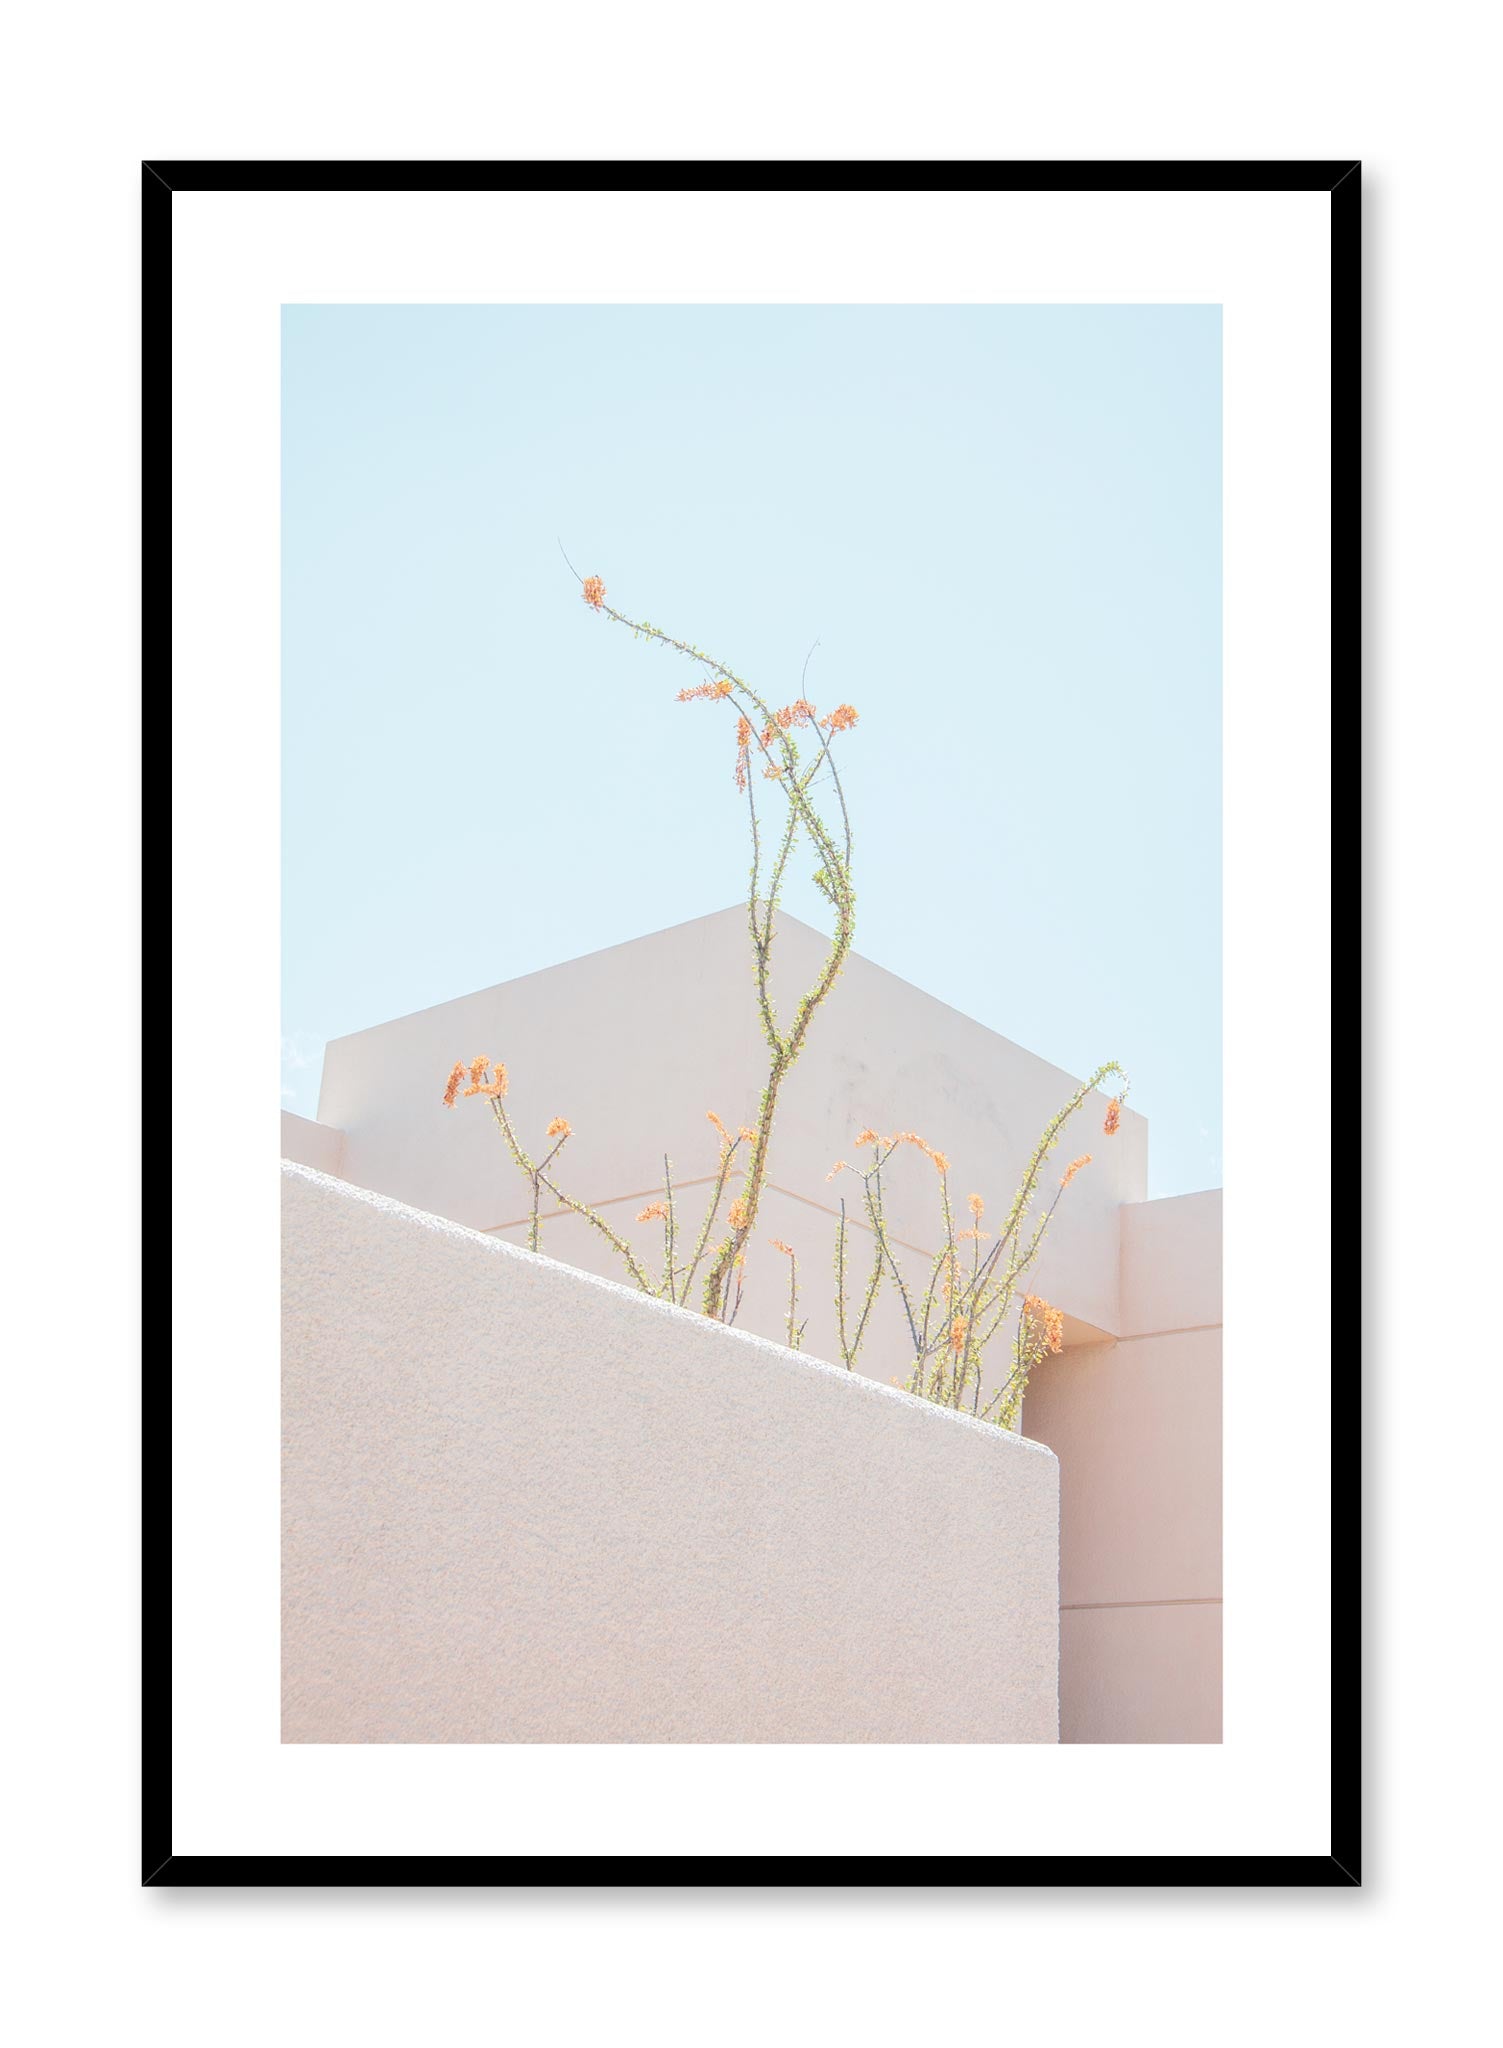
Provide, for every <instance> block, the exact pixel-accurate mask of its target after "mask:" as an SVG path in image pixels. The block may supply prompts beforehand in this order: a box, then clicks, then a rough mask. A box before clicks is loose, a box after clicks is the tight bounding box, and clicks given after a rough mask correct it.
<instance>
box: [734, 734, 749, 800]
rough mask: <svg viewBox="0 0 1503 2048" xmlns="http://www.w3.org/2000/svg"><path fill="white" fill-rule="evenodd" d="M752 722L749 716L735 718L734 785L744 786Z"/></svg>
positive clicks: (739, 787)
mask: <svg viewBox="0 0 1503 2048" xmlns="http://www.w3.org/2000/svg"><path fill="white" fill-rule="evenodd" d="M751 743H752V723H751V720H750V719H749V718H738V719H737V720H736V787H737V789H745V787H746V764H747V759H748V757H749V755H750V752H751Z"/></svg>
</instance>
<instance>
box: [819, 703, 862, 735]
mask: <svg viewBox="0 0 1503 2048" xmlns="http://www.w3.org/2000/svg"><path fill="white" fill-rule="evenodd" d="M860 716H861V714H860V712H859V711H857V709H856V707H855V705H854V704H837V705H836V706H835V709H834V710H833V711H832V712H831V713H830V715H829V717H828V718H822V719H821V720H820V721H819V722H820V724H821V725H822V726H824V727H825V728H826V730H827V731H829V732H848V731H849V730H850V728H851V727H852V726H853V725H854V724H855V723H856V721H857V719H858V718H859V717H860Z"/></svg>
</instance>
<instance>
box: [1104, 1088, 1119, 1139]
mask: <svg viewBox="0 0 1503 2048" xmlns="http://www.w3.org/2000/svg"><path fill="white" fill-rule="evenodd" d="M1121 1121H1122V1104H1121V1102H1120V1101H1119V1100H1118V1099H1117V1097H1116V1096H1115V1095H1114V1096H1113V1097H1112V1099H1111V1101H1110V1102H1109V1103H1108V1104H1107V1105H1106V1122H1105V1123H1104V1124H1103V1125H1102V1126H1101V1128H1102V1130H1104V1131H1105V1132H1106V1135H1107V1136H1108V1137H1111V1135H1112V1133H1113V1132H1114V1131H1115V1130H1116V1128H1117V1126H1118V1125H1119V1124H1120V1123H1121Z"/></svg>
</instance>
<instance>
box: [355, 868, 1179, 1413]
mask: <svg viewBox="0 0 1503 2048" xmlns="http://www.w3.org/2000/svg"><path fill="white" fill-rule="evenodd" d="M825 946H826V942H825V940H824V939H823V938H822V937H821V935H820V934H819V933H818V932H816V931H814V930H812V929H811V928H810V927H809V926H807V925H805V924H802V923H800V922H799V921H798V920H797V919H795V918H791V917H787V916H780V917H779V919H778V940H777V948H776V952H775V956H774V957H775V959H776V960H777V962H778V972H777V975H776V977H775V993H776V996H777V1000H778V1004H779V1009H780V1014H782V1015H783V1016H784V1017H786V1016H788V1015H789V1014H790V1013H791V1010H792V1006H793V1004H794V1002H795V1001H796V1000H797V998H798V996H799V995H800V994H801V993H802V991H803V990H804V989H805V988H806V987H807V986H808V985H809V983H810V982H811V981H812V980H813V979H814V977H815V974H816V973H817V971H818V967H819V963H820V961H821V960H822V959H823V957H824V952H825ZM1106 1050H1108V1051H1109V1050H1110V1048H1107V1049H1106ZM478 1053H485V1054H487V1055H488V1056H490V1057H491V1058H493V1059H503V1060H505V1061H506V1063H507V1065H508V1067H509V1069H510V1071H511V1077H512V1090H511V1096H510V1098H509V1100H510V1106H511V1107H512V1109H513V1111H514V1113H515V1115H516V1116H517V1118H518V1119H519V1122H520V1124H521V1126H522V1128H523V1130H524V1132H526V1133H528V1134H530V1135H533V1136H539V1135H540V1134H541V1132H542V1130H543V1127H544V1126H545V1125H546V1124H547V1123H548V1121H549V1120H550V1119H551V1118H552V1117H555V1116H567V1117H568V1118H569V1119H570V1121H571V1122H572V1124H573V1126H574V1131H575V1136H574V1137H573V1139H571V1141H570V1144H569V1147H568V1149H567V1151H566V1153H565V1155H564V1157H563V1160H562V1162H561V1166H560V1171H561V1173H562V1174H563V1175H564V1176H565V1179H564V1184H565V1185H566V1186H567V1187H568V1188H569V1189H570V1190H571V1191H573V1192H575V1193H577V1194H578V1195H580V1196H581V1197H582V1198H583V1199H585V1200H587V1201H590V1202H593V1203H597V1204H598V1203H603V1202H608V1201H615V1202H619V1203H621V1204H622V1205H623V1207H625V1206H626V1205H627V1204H630V1203H635V1205H636V1206H641V1203H642V1201H643V1200H644V1199H646V1198H648V1197H650V1196H652V1195H653V1194H655V1193H657V1191H658V1190H659V1189H660V1187H661V1183H662V1171H663V1154H664V1152H665V1151H666V1152H667V1153H668V1154H669V1155H670V1156H671V1158H672V1160H673V1167H674V1173H675V1177H676V1179H677V1180H678V1181H679V1183H680V1184H681V1185H687V1184H688V1183H690V1182H693V1181H696V1180H700V1179H701V1178H707V1177H708V1176H710V1175H712V1174H713V1172H714V1168H715V1164H716V1141H715V1137H714V1133H713V1132H712V1131H711V1129H710V1127H709V1125H708V1124H707V1123H706V1121H705V1112H706V1110H709V1109H713V1110H715V1111H716V1113H717V1114H718V1115H720V1116H721V1117H723V1118H724V1119H725V1121H726V1123H727V1124H730V1125H732V1126H734V1125H736V1124H739V1123H750V1122H752V1121H754V1120H755V1117H756V1114H757V1104H758V1099H759V1096H760V1092H761V1086H762V1081H763V1078H764V1075H765V1071H766V1059H765V1048H764V1046H763V1043H762V1039H761V1035H760V1029H759V1024H758V1019H757V1014H756V1005H755V1000H754V993H753V983H752V976H751V965H750V948H749V943H748V940H747V935H746V912H745V909H744V908H743V907H740V906H737V907H736V908H734V909H730V910H725V911H719V912H717V913H715V914H714V915H713V916H711V917H705V918H699V919H696V920H695V921H693V922H692V923H690V924H684V925H677V926H674V927H673V928H672V929H670V930H668V931H663V932H656V933H653V934H652V935H651V936H649V937H646V938H642V939H636V940H633V941H632V942H631V943H630V944H628V945H623V946H613V947H610V948H608V949H606V950H605V951H603V952H599V953H592V954H588V955H586V956H585V957H584V958H582V959H579V960H571V961H568V962H566V963H565V964H564V965H562V966H558V967H552V968H547V969H545V970H543V971H542V972H540V973H537V974H530V975H525V976H523V977H521V978H520V979H518V980H515V981H510V982H503V983H502V984H500V985H499V986H498V987H495V988H490V989H484V990H482V991H480V992H479V993H478V994H475V995H470V996H464V997H460V998H458V999H457V1000H455V1001H453V1002H449V1003H444V1004H440V1005H439V1006H438V1007H436V1008H434V1009H430V1010H423V1011H419V1012H418V1013H416V1014H415V1015H413V1016H409V1017H403V1018H399V1019H397V1020H395V1021H393V1022H392V1023H389V1024H382V1025H377V1026H375V1027H373V1028H372V1029H370V1030H366V1031H361V1032H357V1033H354V1034H353V1035H351V1036H349V1037H346V1038H341V1039H336V1040H334V1041H333V1042H332V1043H331V1044H330V1045H329V1047H328V1049H327V1052H326V1054H325V1058H324V1073H323V1090H322V1094H321V1096H320V1101H319V1117H320V1120H321V1121H322V1122H323V1123H326V1124H330V1125H334V1126H337V1127H339V1128H341V1129H342V1130H343V1131H344V1132H345V1133H346V1139H345V1151H344V1160H343V1165H342V1167H341V1171H342V1172H343V1173H344V1174H345V1176H346V1177H347V1178H348V1179H350V1180H351V1181H353V1182H355V1183H356V1184H357V1185H359V1186H361V1187H367V1188H373V1189H378V1190H380V1191H381V1192H383V1193H387V1194H392V1195H395V1196H398V1197H399V1198H400V1199H402V1200H404V1201H409V1202H411V1203H413V1204H414V1205H415V1206H417V1207H420V1208H422V1209H425V1210H429V1211H432V1212H433V1213H435V1214H438V1215H442V1216H448V1217H452V1218H454V1219H455V1220H457V1221H460V1222H463V1223H467V1224H470V1225H472V1226H473V1227H474V1228H476V1229H479V1230H493V1229H498V1228H504V1227H506V1226H508V1225H511V1224H514V1223H515V1222H516V1221H517V1220H518V1219H519V1218H520V1217H523V1216H525V1214H526V1209H527V1200H526V1192H525V1189H524V1186H523V1183H522V1181H521V1179H520V1176H519V1175H518V1174H517V1173H516V1171H515V1169H514V1167H513V1166H512V1164H511V1161H510V1160H509V1158H508V1157H507V1156H506V1153H505V1148H504V1146H503V1145H502V1142H501V1139H500V1137H499V1134H498V1133H497V1131H496V1129H495V1125H494V1122H493V1120H492V1118H491V1116H490V1114H489V1111H488V1109H487V1107H486V1105H484V1104H483V1103H477V1102H475V1101H470V1102H467V1103H466V1102H461V1103H460V1104H459V1105H458V1106H457V1107H456V1109H454V1110H452V1111H450V1110H445V1109H444V1108H443V1106H442V1103H441V1100H440V1098H441V1095H442V1092H443V1083H444V1078H445V1076H446V1074H447V1073H448V1070H449V1067H450V1066H451V1065H452V1064H453V1062H454V1061H455V1060H456V1059H460V1058H464V1059H469V1058H472V1057H473V1056H475V1055H476V1054H478ZM1077 1085H1078V1083H1077V1080H1076V1079H1075V1078H1074V1077H1072V1076H1070V1075H1068V1074H1066V1073H1065V1072H1064V1071H1063V1070H1062V1069H1060V1068H1058V1067H1056V1066H1053V1065H1051V1064H1050V1062H1048V1061H1047V1060H1043V1059H1040V1058H1038V1057H1037V1056H1036V1055H1034V1054H1032V1053H1029V1052H1025V1051H1024V1050H1023V1048H1022V1047H1020V1046H1017V1045H1014V1044H1012V1043H1011V1042H1010V1041H1009V1040H1008V1039H1005V1038H1003V1037H1001V1036H1000V1035H999V1034H998V1033H996V1032H994V1031H990V1030H988V1029H987V1028H986V1027H985V1026H984V1025H982V1024H978V1023H976V1022H975V1021H974V1019H972V1018H969V1017H965V1016H962V1015H961V1014H960V1012H959V1011H957V1010H953V1009H951V1008H949V1006H948V1005H946V1004H944V1003H941V1002H938V1001H936V1000H935V999H934V998H933V997H932V996H929V995H926V994H925V993H924V992H923V991H922V990H921V989H917V988H914V987H913V986H912V985H911V984H910V983H908V982H905V981H902V980H900V979H899V977H898V976H897V975H894V974H889V973H888V972H887V971H886V970H885V969H884V968H881V967H878V966H876V965H874V963H873V962H871V961H869V960H864V959H862V958H861V957H860V956H859V955H852V957H851V958H850V960H849V961H848V962H847V965H846V969H845V972H844V974H843V976H842V977H841V979H840V980H839V982H837V984H836V986H835V988H834V990H833V991H832V993H831V995H830V997H829V999H828V1001H827V1002H826V1004H825V1006H824V1007H823V1008H822V1010H821V1011H820V1013H819V1015H818V1017H817V1018H816V1019H815V1022H814V1026H813V1029H812V1030H811V1032H810V1036H809V1041H808V1044H807V1046H806V1048H805V1051H804V1053H803V1055H802V1057H801V1059H800V1060H799V1062H798V1064H797V1066H796V1067H795V1068H794V1069H793V1071H792V1073H791V1074H790V1075H789V1077H788V1079H787V1081H786V1082H785V1084H784V1090H783V1095H782V1100H781V1103H780V1106H779V1112H778V1122H777V1128H776V1132H775V1136H774V1140H773V1148H772V1158H771V1172H770V1178H769V1185H770V1187H771V1188H773V1189H776V1190H779V1191H781V1193H782V1194H783V1195H784V1196H785V1197H786V1205H785V1207H783V1208H781V1209H780V1210H779V1214H778V1217H777V1220H776V1222H769V1224H768V1229H767V1230H766V1231H759V1233H758V1234H759V1236H765V1235H782V1236H785V1237H787V1238H788V1240H789V1242H791V1243H793V1244H794V1245H795V1247H796V1249H797V1250H798V1251H799V1253H800V1256H801V1260H802V1262H803V1268H804V1271H805V1272H806V1273H807V1274H808V1275H809V1276H810V1278H811V1282H812V1286H813V1289H814V1290H815V1291H817V1293H818V1295H819V1297H820V1298H821V1300H822V1299H823V1297H824V1296H825V1295H826V1294H828V1292H829V1286H828V1275H829V1271H830V1265H831V1260H832V1256H833V1246H834V1227H835V1215H836V1212H837V1211H838V1206H839V1199H840V1194H841V1192H842V1186H843V1187H844V1191H845V1192H846V1194H847V1197H848V1199H849V1198H850V1197H851V1196H852V1195H859V1184H858V1183H857V1182H855V1181H854V1180H851V1179H849V1178H848V1177H846V1176H842V1177H841V1179H840V1180H837V1181H836V1182H833V1183H832V1182H831V1181H829V1180H828V1179H827V1175H828V1173H829V1170H830V1168H831V1166H832V1165H833V1164H834V1162H835V1161H836V1160H837V1159H840V1158H844V1157H848V1156H849V1155H850V1154H851V1152H852V1149H853V1143H854V1139H855V1135H856V1133H857V1131H858V1130H859V1129H860V1128H861V1127H862V1126H863V1125H864V1124H867V1123H870V1124H872V1125H874V1126H876V1127H877V1128H878V1129H881V1130H917V1131H920V1132H922V1134H923V1135H924V1136H925V1137H926V1138H927V1139H928V1140H929V1142H930V1143H931V1144H933V1145H936V1146H938V1147H939V1148H940V1149H941V1150H943V1151H945V1152H947V1153H948V1154H949V1155H950V1158H951V1160H952V1163H953V1171H952V1176H951V1185H952V1188H953V1189H955V1190H956V1191H957V1193H958V1194H959V1196H960V1198H961V1199H963V1198H964V1196H965V1195H966V1194H968V1193H970V1192H971V1190H972V1189H975V1190H977V1191H979V1192H980V1193H982V1194H983V1195H984V1196H985V1197H986V1199H987V1202H988V1205H989V1208H990V1211H991V1213H992V1215H993V1216H995V1215H996V1214H997V1213H998V1212H1005V1209H1006V1206H1007V1203H1008V1202H1009V1200H1010V1199H1011V1196H1012V1193H1013V1190H1014V1188H1015V1186H1016V1184H1017V1181H1018V1178H1019V1176H1020V1174H1021V1171H1022V1169H1023V1166H1024V1164H1025V1162H1026V1161H1027V1159H1028V1156H1029V1154H1030V1152H1031V1151H1032V1149H1033V1146H1034V1144H1035V1143H1036V1142H1037V1139H1038V1135H1039V1133H1040V1131H1041V1130H1042V1128H1043V1126H1044V1124H1045V1123H1046V1122H1047V1121H1048V1119H1049V1118H1050V1117H1051V1116H1052V1115H1053V1114H1054V1112H1055V1111H1056V1110H1057V1109H1058V1108H1059V1107H1060V1106H1061V1105H1062V1104H1063V1103H1064V1102H1065V1101H1066V1100H1067V1099H1068V1097H1069V1096H1070V1095H1071V1094H1072V1093H1073V1092H1074V1089H1075V1087H1076V1086H1077ZM1104 1108H1105V1102H1104V1100H1103V1099H1101V1098H1097V1097H1093V1098H1091V1099H1089V1100H1088V1101H1087V1103H1086V1104H1085V1105H1084V1106H1083V1108H1082V1110H1081V1113H1080V1115H1079V1117H1078V1118H1077V1119H1076V1122H1075V1123H1074V1124H1073V1125H1071V1126H1070V1127H1069V1128H1068V1129H1067V1131H1066V1133H1065V1135H1064V1136H1063V1138H1062V1139H1061V1141H1060V1148H1059V1151H1058V1152H1057V1154H1056V1155H1055V1160H1054V1161H1052V1162H1051V1167H1050V1172H1051V1174H1056V1175H1057V1171H1058V1170H1059V1169H1060V1168H1062V1167H1063V1165H1064V1163H1065V1162H1066V1161H1067V1160H1068V1159H1069V1158H1071V1157H1072V1156H1073V1155H1074V1154H1076V1153H1078V1152H1090V1153H1092V1154H1093V1155H1094V1158H1093V1163H1092V1165H1091V1167H1090V1169H1089V1170H1088V1171H1087V1172H1086V1173H1084V1174H1082V1175H1081V1176H1080V1178H1079V1179H1078V1180H1077V1181H1076V1182H1075V1184H1074V1185H1073V1186H1072V1188H1071V1190H1070V1195H1069V1198H1068V1199H1067V1200H1066V1201H1065V1202H1064V1203H1062V1204H1061V1206H1060V1210H1059V1213H1058V1215H1057V1217H1056V1218H1055V1221H1054V1224H1053V1226H1052V1229H1051V1233H1050V1238H1049V1243H1048V1246H1047V1249H1046V1251H1045V1253H1044V1256H1043V1258H1042V1259H1041V1261H1040V1264H1039V1266H1038V1268H1037V1269H1036V1273H1035V1278H1034V1284H1035V1285H1036V1287H1037V1289H1038V1291H1040V1292H1041V1293H1043V1294H1045V1295H1046V1296H1047V1297H1048V1298H1049V1299H1051V1300H1053V1301H1055V1302H1057V1303H1058V1304H1059V1305H1060V1306H1061V1307H1063V1308H1064V1309H1066V1310H1067V1311H1068V1313H1069V1315H1070V1316H1071V1317H1072V1318H1073V1319H1074V1320H1075V1321H1076V1322H1078V1323H1080V1324H1083V1325H1086V1326H1089V1334H1094V1335H1097V1336H1099V1335H1101V1334H1102V1333H1106V1334H1113V1335H1114V1334H1115V1333H1116V1331H1117V1328H1118V1316H1119V1302H1118V1266H1119V1259H1118V1226H1117V1212H1118V1208H1119V1206H1120V1205H1121V1204H1122V1203H1124V1202H1137V1201H1141V1200H1142V1198H1143V1196H1144V1193H1145V1191H1146V1178H1147V1126H1146V1124H1145V1122H1144V1120H1143V1119H1142V1118H1141V1117H1139V1116H1137V1115H1135V1114H1134V1113H1133V1112H1132V1111H1131V1110H1126V1111H1124V1112H1123V1116H1122V1128H1121V1131H1120V1132H1119V1133H1118V1135H1117V1136H1116V1137H1115V1138H1106V1137H1104V1136H1103V1135H1102V1131H1101V1120H1102V1112H1103V1110H1104ZM1047 1184H1049V1183H1046V1185H1047ZM889 1185H890V1194H889V1202H888V1216H889V1223H890V1227H891V1229H892V1232H893V1234H894V1236H895V1237H896V1238H898V1239H899V1240H902V1241H904V1242H906V1243H907V1244H909V1245H911V1246H913V1247H916V1248H917V1249H918V1250H919V1251H920V1252H923V1251H927V1250H930V1249H932V1248H933V1246H934V1244H935V1241H936V1234H937V1225H936V1207H937V1205H936V1201H935V1194H936V1190H935V1185H934V1173H933V1168H932V1167H931V1166H930V1165H929V1164H928V1162H927V1161H925V1160H923V1159H922V1158H920V1157H919V1156H918V1155H917V1154H908V1155H905V1156H901V1157H900V1159H899V1160H897V1161H895V1162H894V1167H893V1171H892V1172H891V1174H890V1176H889ZM695 1197H696V1191H695V1190H694V1189H693V1188H689V1189H688V1194H687V1199H688V1200H689V1201H690V1202H691V1203H692V1202H693V1201H694V1199H695ZM794 1205H796V1207H795V1206H794ZM770 1206H771V1205H770ZM632 1213H633V1214H634V1211H632ZM612 1221H613V1223H616V1224H617V1225H618V1227H619V1224H620V1222H621V1219H620V1218H618V1217H617V1216H614V1215H613V1217H612ZM795 1226H797V1227H795ZM625 1234H626V1235H628V1236H629V1237H632V1238H634V1239H636V1240H637V1241H639V1242H640V1244H641V1246H642V1248H643V1250H644V1251H655V1250H656V1244H657V1240H656V1238H655V1235H654V1231H653V1228H652V1226H642V1227H641V1228H640V1229H638V1227H637V1226H636V1225H635V1224H634V1223H631V1222H628V1225H627V1228H626V1231H625ZM558 1248H559V1250H560V1255H561V1256H563V1257H566V1258H574V1257H575V1256H576V1255H577V1254H576V1252H575V1250H574V1248H573V1245H572V1242H569V1243H566V1241H565V1240H564V1239H559V1241H558ZM768 1256H769V1257H773V1258H775V1255H772V1254H769V1255H768ZM582 1262H584V1263H589V1262H590V1261H589V1260H588V1258H587V1257H586V1258H584V1259H583V1261H582ZM811 1298H812V1297H811ZM887 1306H888V1307H889V1308H890V1307H891V1306H892V1305H891V1303H889V1304H887ZM757 1326H758V1327H759V1328H764V1329H765V1328H769V1327H776V1324H775V1323H771V1324H770V1323H769V1322H768V1319H767V1317H766V1316H765V1315H763V1314H761V1313H760V1312H758V1325H757ZM810 1334H811V1340H812V1339H813V1337H814V1334H815V1333H814V1332H813V1331H812V1330H811V1333H810ZM1081 1334H1086V1333H1081ZM883 1370H884V1373H885V1370H886V1368H885V1367H884V1368H883Z"/></svg>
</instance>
